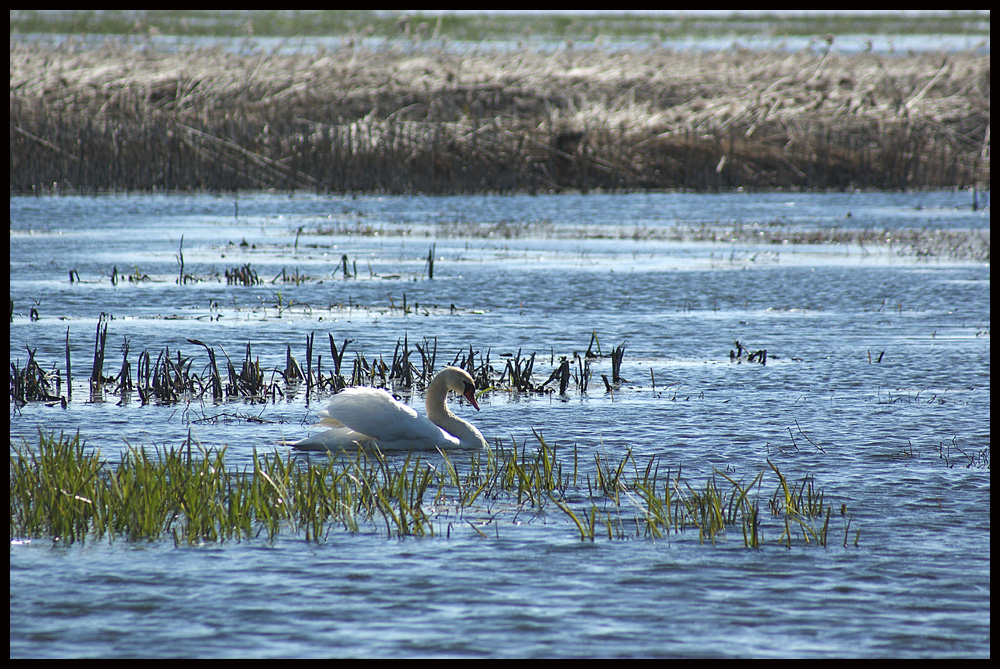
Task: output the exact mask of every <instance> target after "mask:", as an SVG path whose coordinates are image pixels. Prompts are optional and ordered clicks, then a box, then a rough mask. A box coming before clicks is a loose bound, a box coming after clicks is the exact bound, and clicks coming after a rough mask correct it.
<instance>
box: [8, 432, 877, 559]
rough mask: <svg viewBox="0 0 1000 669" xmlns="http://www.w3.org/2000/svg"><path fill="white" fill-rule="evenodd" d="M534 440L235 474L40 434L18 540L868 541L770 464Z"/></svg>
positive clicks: (205, 454)
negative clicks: (587, 465) (530, 537)
mask: <svg viewBox="0 0 1000 669" xmlns="http://www.w3.org/2000/svg"><path fill="white" fill-rule="evenodd" d="M535 436H536V439H537V445H535V446H534V447H532V448H529V447H528V444H527V443H524V444H521V445H520V446H518V444H517V442H516V441H514V442H512V443H511V445H510V446H509V447H505V446H503V445H501V444H497V446H496V447H495V448H490V449H487V450H486V451H483V452H478V453H473V454H470V455H469V459H468V461H467V462H466V461H464V460H459V459H457V456H453V457H456V459H454V460H453V459H451V458H449V457H448V456H446V455H445V454H443V453H442V454H439V456H437V457H434V456H430V457H428V458H427V459H421V458H420V457H418V456H415V455H412V454H411V455H406V456H399V457H389V456H386V455H383V454H381V453H379V452H377V451H376V452H364V451H361V452H358V453H356V454H353V455H352V454H346V453H345V454H329V455H327V456H326V457H316V456H315V455H313V456H306V455H294V454H292V453H286V454H284V455H283V454H281V453H280V452H278V451H275V452H274V453H272V454H259V453H257V452H256V451H255V452H254V454H253V465H252V467H251V468H243V469H240V468H237V467H228V466H227V465H226V462H225V453H226V452H225V448H223V449H218V450H216V449H206V448H203V447H202V446H200V445H198V444H194V443H192V440H191V438H190V437H189V438H188V440H187V443H185V444H184V445H182V446H181V447H179V448H177V449H170V448H164V449H162V450H161V449H156V451H155V453H154V455H150V454H149V453H148V452H146V451H145V450H143V449H141V448H135V447H130V448H128V450H126V451H125V452H123V453H121V454H120V456H119V461H118V462H116V463H113V462H111V461H110V460H109V459H108V458H106V457H105V456H104V455H103V454H102V452H101V451H100V450H92V449H89V448H87V447H85V445H84V444H83V442H82V441H81V439H80V436H79V435H77V436H75V437H73V438H68V437H65V436H63V435H60V436H58V437H56V436H54V435H45V434H40V435H39V440H38V445H37V447H35V446H32V445H29V444H27V443H25V444H22V445H20V446H18V445H14V444H12V452H11V456H10V539H11V541H16V540H30V539H34V538H42V537H45V538H51V539H53V540H56V541H60V542H66V543H72V542H77V541H85V540H87V539H88V538H90V539H94V538H96V539H109V540H127V541H152V540H158V539H162V538H165V537H170V538H173V540H174V541H175V543H177V544H185V543H201V542H207V541H242V540H249V539H254V538H258V537H266V538H267V539H269V540H270V539H274V538H276V537H277V536H278V535H279V534H281V533H293V534H297V535H300V536H304V538H305V539H306V540H307V541H321V540H324V539H325V538H327V537H328V536H329V535H330V533H331V532H338V531H346V532H365V531H367V532H373V533H376V534H384V535H385V536H386V537H389V538H402V537H408V536H440V535H444V536H450V535H451V534H452V533H454V532H458V531H459V530H460V529H461V530H464V529H466V528H471V530H472V531H474V532H475V533H477V534H478V535H479V536H482V537H487V536H491V535H493V536H497V537H500V536H502V533H503V531H504V530H503V527H504V525H508V526H510V525H513V524H516V523H529V524H539V525H548V524H555V525H556V526H557V528H565V526H566V525H565V523H566V522H571V524H572V526H573V527H575V529H576V532H578V534H579V537H580V539H581V540H589V541H594V540H596V539H599V538H605V537H606V538H607V539H608V540H626V539H641V538H654V539H661V538H669V537H676V538H678V539H680V538H683V537H687V536H694V535H696V536H697V538H698V541H699V542H701V543H712V544H716V543H717V542H722V541H732V540H733V539H732V535H734V534H735V535H736V536H737V537H738V538H739V539H742V545H743V546H745V547H747V548H761V547H763V546H764V545H767V544H777V545H783V546H788V547H791V546H792V545H793V544H804V545H811V544H815V545H819V546H828V545H837V544H841V545H843V546H848V545H857V542H858V540H859V537H860V530H858V529H856V528H855V527H852V518H851V516H850V514H849V513H848V512H847V508H846V505H841V506H840V507H839V510H838V509H835V508H834V506H833V505H831V504H830V502H829V501H827V500H826V498H825V496H824V494H823V493H822V491H819V490H817V489H816V488H815V485H814V482H813V480H812V479H811V478H808V477H807V478H805V479H803V480H801V481H798V482H790V481H788V480H787V479H786V477H785V476H784V475H783V474H782V473H781V472H780V471H779V470H778V468H777V467H776V466H775V465H774V464H773V463H771V462H770V461H768V463H767V465H768V467H767V469H762V470H761V471H760V472H759V473H758V474H757V475H756V476H754V477H753V478H752V479H751V480H749V481H737V480H736V479H734V478H732V477H731V476H729V475H728V474H725V473H722V472H716V474H715V475H713V476H712V477H710V478H709V479H708V480H707V481H705V482H703V483H701V484H694V483H691V482H689V481H688V480H686V479H685V478H684V477H683V476H682V474H681V472H680V471H679V470H677V471H673V470H671V469H666V471H664V469H663V468H662V467H661V464H660V461H659V459H657V458H650V459H648V460H647V461H645V462H640V461H639V460H638V459H637V458H635V457H634V456H633V455H632V453H631V451H629V452H628V453H627V454H626V455H625V456H624V457H623V458H622V459H621V461H620V462H613V461H609V460H607V459H606V458H603V457H602V456H601V455H600V454H598V455H596V456H595V458H596V462H595V465H596V473H595V474H593V475H592V474H586V475H584V474H581V469H582V466H581V465H582V463H581V462H580V457H581V456H580V454H579V453H578V452H577V451H576V449H574V450H573V451H572V453H571V454H566V453H564V452H563V451H561V450H559V449H557V447H556V446H554V445H549V444H548V443H547V442H546V441H545V439H544V438H543V437H542V436H541V435H539V434H536V435H535ZM588 471H589V469H588ZM768 472H770V473H772V474H773V475H774V477H776V479H777V481H776V483H775V484H774V488H773V492H769V490H771V488H770V487H765V486H771V483H769V482H768V483H766V482H765V476H766V475H767V474H768ZM557 519H562V520H563V521H564V522H562V523H556V520H557ZM739 539H737V540H739Z"/></svg>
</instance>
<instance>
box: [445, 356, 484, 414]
mask: <svg viewBox="0 0 1000 669" xmlns="http://www.w3.org/2000/svg"><path fill="white" fill-rule="evenodd" d="M441 375H442V376H444V378H445V382H446V384H447V387H448V390H451V391H454V392H456V393H458V394H459V395H461V396H462V397H464V398H465V399H467V400H469V404H471V405H472V406H473V407H475V409H476V411H479V402H477V401H476V382H475V381H474V380H473V378H472V376H470V375H469V373H468V372H467V371H465V370H464V369H462V368H460V367H445V368H444V371H442V372H441Z"/></svg>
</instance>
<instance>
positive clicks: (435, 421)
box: [293, 367, 486, 451]
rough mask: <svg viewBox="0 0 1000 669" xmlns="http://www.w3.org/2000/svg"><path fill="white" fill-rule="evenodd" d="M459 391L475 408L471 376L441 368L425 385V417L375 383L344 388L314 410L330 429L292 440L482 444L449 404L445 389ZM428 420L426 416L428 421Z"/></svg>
mask: <svg viewBox="0 0 1000 669" xmlns="http://www.w3.org/2000/svg"><path fill="white" fill-rule="evenodd" d="M449 390H454V391H455V392H457V393H460V394H461V395H463V396H464V397H465V398H466V399H468V400H469V402H470V403H471V404H472V406H474V407H475V408H476V410H477V411H478V410H479V404H478V403H477V402H476V396H475V392H476V387H475V384H474V382H473V380H472V377H471V376H469V374H468V373H467V372H466V371H465V370H463V369H459V368H458V367H445V368H444V370H442V371H441V372H440V373H438V374H437V376H435V377H434V380H433V381H431V385H430V386H429V387H428V388H427V397H426V400H425V405H426V407H427V418H423V417H422V416H420V415H418V414H417V412H416V411H415V410H414V409H413V408H411V407H409V406H407V405H405V404H403V403H402V402H397V401H396V400H395V399H393V397H392V395H390V394H389V393H387V392H386V391H384V390H378V389H376V388H345V389H344V390H342V391H340V392H339V393H337V394H336V395H334V396H333V399H331V400H330V403H329V404H328V405H327V407H326V408H325V409H323V410H322V411H320V412H319V416H320V425H325V426H328V427H330V428H331V429H329V430H327V431H325V432H320V433H319V434H315V435H313V436H311V437H306V438H305V439H301V440H299V441H297V442H295V443H294V444H293V445H294V447H295V448H297V449H300V450H306V451H340V450H346V451H352V450H357V449H358V447H365V448H370V447H373V446H374V447H377V448H379V449H381V450H383V451H402V450H435V449H441V450H446V449H453V448H483V447H484V446H486V440H485V439H483V435H482V433H480V432H479V430H477V429H476V428H475V426H473V425H472V424H471V423H468V422H466V421H464V420H462V419H461V418H459V417H458V416H456V415H455V414H453V413H452V412H451V410H449V409H448V405H447V404H446V403H445V402H446V400H447V399H448V391H449ZM428 419H430V420H428Z"/></svg>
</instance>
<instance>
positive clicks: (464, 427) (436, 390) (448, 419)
mask: <svg viewBox="0 0 1000 669" xmlns="http://www.w3.org/2000/svg"><path fill="white" fill-rule="evenodd" d="M447 400H448V380H447V379H446V378H445V375H444V374H438V375H437V376H435V377H434V380H433V381H431V385H430V386H428V388H427V396H426V398H425V400H424V405H425V407H426V408H427V418H428V420H430V421H431V422H432V423H434V424H435V425H437V426H438V427H440V428H441V429H442V430H444V431H445V432H447V433H448V434H450V435H452V436H454V437H457V438H458V440H459V441H461V442H462V445H463V446H466V447H469V448H474V447H480V446H484V445H485V444H486V440H485V439H483V435H482V433H480V432H479V430H477V429H476V427H475V426H474V425H472V424H471V423H469V422H467V421H464V420H462V419H461V418H459V417H458V416H456V415H455V414H454V413H452V411H451V409H449V408H448V404H447Z"/></svg>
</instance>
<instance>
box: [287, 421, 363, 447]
mask: <svg viewBox="0 0 1000 669" xmlns="http://www.w3.org/2000/svg"><path fill="white" fill-rule="evenodd" d="M292 446H293V447H294V448H297V449H298V450H300V451H348V452H352V451H356V450H357V449H358V447H359V446H371V439H370V438H369V437H367V436H365V435H363V434H361V433H359V432H355V431H354V430H352V429H351V428H349V427H343V426H341V427H335V428H333V429H331V430H326V431H325V432H320V433H318V434H314V435H312V436H311V437H306V438H305V439H299V440H298V441H296V442H295V443H293V444H292Z"/></svg>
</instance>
